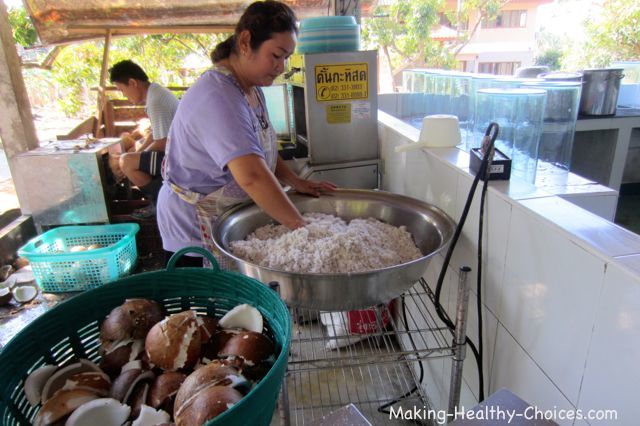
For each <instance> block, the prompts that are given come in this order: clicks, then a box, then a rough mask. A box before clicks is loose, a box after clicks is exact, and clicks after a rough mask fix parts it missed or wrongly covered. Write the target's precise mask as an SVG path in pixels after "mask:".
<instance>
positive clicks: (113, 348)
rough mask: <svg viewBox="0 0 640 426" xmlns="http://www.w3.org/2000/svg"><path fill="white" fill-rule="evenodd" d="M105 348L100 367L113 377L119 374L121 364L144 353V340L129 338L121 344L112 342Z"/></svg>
mask: <svg viewBox="0 0 640 426" xmlns="http://www.w3.org/2000/svg"><path fill="white" fill-rule="evenodd" d="M138 342H139V343H138ZM107 348H108V349H107V350H106V351H103V352H104V353H103V354H102V359H101V360H100V368H101V369H102V371H104V372H105V373H107V374H108V375H109V377H112V378H115V377H117V376H118V374H120V371H121V369H122V366H123V365H125V364H126V363H128V362H129V361H133V360H136V359H138V358H140V357H141V356H142V354H143V353H144V341H142V340H130V341H128V342H127V343H124V344H121V345H117V344H116V343H115V342H114V343H112V344H110V345H107ZM136 352H137V353H136Z"/></svg>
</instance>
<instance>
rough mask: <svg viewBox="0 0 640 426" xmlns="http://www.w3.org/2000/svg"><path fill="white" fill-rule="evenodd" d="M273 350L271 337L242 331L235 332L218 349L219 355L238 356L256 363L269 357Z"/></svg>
mask: <svg viewBox="0 0 640 426" xmlns="http://www.w3.org/2000/svg"><path fill="white" fill-rule="evenodd" d="M274 351H275V347H274V345H273V342H272V341H271V339H269V338H268V337H267V336H265V335H264V334H261V333H255V332H253V331H242V332H240V333H237V334H235V335H233V336H231V338H230V339H229V340H227V342H226V343H225V345H224V346H223V347H222V349H220V351H218V356H219V357H227V356H238V357H242V358H243V359H244V360H245V361H248V362H249V363H250V364H253V365H256V364H258V363H260V362H262V361H264V360H265V359H267V358H269V356H271V355H272V354H273V352H274Z"/></svg>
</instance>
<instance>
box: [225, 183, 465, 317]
mask: <svg viewBox="0 0 640 426" xmlns="http://www.w3.org/2000/svg"><path fill="white" fill-rule="evenodd" d="M290 198H291V201H293V203H294V204H295V205H296V207H297V208H298V209H299V210H300V211H301V212H302V213H310V212H318V213H326V214H332V215H335V216H339V217H341V218H343V219H345V220H351V219H355V218H367V217H373V218H376V219H379V220H381V221H383V222H385V223H389V224H391V225H395V226H401V225H404V226H406V227H407V230H408V231H409V232H410V233H411V234H412V235H413V237H414V240H415V242H416V245H417V246H418V248H420V251H421V252H422V254H423V256H422V257H421V258H419V259H416V260H413V261H411V262H407V263H402V264H400V265H396V266H392V267H388V268H383V269H376V270H372V271H367V272H359V273H342V274H313V273H296V272H286V271H280V270H275V269H271V268H266V267H263V266H259V265H256V264H253V263H250V262H247V261H246V260H243V259H240V258H238V257H236V256H234V255H232V254H231V251H230V249H229V243H230V242H232V241H236V240H242V239H245V238H246V236H247V235H248V234H250V233H251V232H253V231H254V230H255V229H257V228H259V227H261V226H263V225H266V224H268V223H273V220H272V219H271V218H270V217H269V216H267V215H266V214H265V213H264V212H262V211H261V210H260V208H259V207H258V206H256V205H255V204H253V203H250V204H242V205H240V206H237V207H234V208H232V209H230V210H228V211H227V212H225V213H224V214H222V215H221V216H220V217H219V218H218V220H217V222H216V223H215V224H214V229H213V240H214V242H215V244H216V246H217V247H218V248H219V249H220V250H221V251H222V252H223V253H224V254H225V255H227V256H229V257H230V258H232V259H234V260H235V262H236V264H237V265H238V268H239V270H240V272H242V273H243V274H246V275H248V276H250V277H254V278H256V279H258V280H260V281H262V282H263V283H269V282H272V281H277V282H278V283H279V284H280V293H281V296H282V298H283V299H284V300H285V302H287V304H289V305H290V306H299V307H303V308H313V309H320V310H327V311H335V310H349V309H359V308H365V307H369V306H372V305H376V304H378V303H385V302H388V301H389V300H391V299H393V298H394V297H397V296H399V295H400V294H402V293H403V292H405V291H406V290H407V289H409V288H410V287H411V286H412V285H413V284H414V283H415V282H416V281H417V280H418V279H419V278H420V277H421V276H422V275H423V274H424V273H425V271H426V269H427V266H428V264H429V261H430V259H431V257H432V256H433V255H434V254H436V253H437V252H438V251H440V250H441V249H442V248H443V247H444V246H446V245H447V243H448V242H449V240H450V239H451V237H452V235H453V232H454V228H455V223H454V221H453V220H452V219H451V218H450V217H449V216H448V215H447V214H446V213H444V212H443V211H442V210H440V209H439V208H437V207H435V206H432V205H430V204H428V203H424V202H422V201H420V200H416V199H413V198H409V197H405V196H402V195H397V194H392V193H389V192H383V191H370V190H338V191H336V192H333V193H331V194H327V195H323V196H321V197H319V198H312V197H309V196H304V195H299V194H291V195H290Z"/></svg>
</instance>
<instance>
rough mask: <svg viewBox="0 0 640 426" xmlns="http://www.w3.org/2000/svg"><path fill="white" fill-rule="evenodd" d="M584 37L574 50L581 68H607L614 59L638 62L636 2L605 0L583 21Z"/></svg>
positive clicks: (639, 22)
mask: <svg viewBox="0 0 640 426" xmlns="http://www.w3.org/2000/svg"><path fill="white" fill-rule="evenodd" d="M585 26H586V33H587V36H586V37H584V39H582V40H581V43H580V44H579V45H578V46H577V48H576V51H578V52H581V55H578V58H577V60H575V62H576V65H578V66H582V67H585V68H587V67H602V66H608V65H609V64H610V63H611V62H612V61H615V60H640V2H638V0H606V1H605V2H604V3H603V4H602V5H601V7H600V8H597V9H595V10H594V13H593V16H592V17H591V18H590V19H589V20H588V21H587V22H585Z"/></svg>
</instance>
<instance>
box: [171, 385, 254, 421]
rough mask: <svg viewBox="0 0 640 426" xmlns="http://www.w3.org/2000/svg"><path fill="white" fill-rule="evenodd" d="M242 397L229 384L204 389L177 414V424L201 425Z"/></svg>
mask: <svg viewBox="0 0 640 426" xmlns="http://www.w3.org/2000/svg"><path fill="white" fill-rule="evenodd" d="M241 399H242V395H241V394H240V392H238V391H237V390H235V389H233V388H231V387H228V386H211V387H208V388H204V389H202V390H201V391H200V392H198V393H197V394H196V395H195V396H194V397H193V398H192V399H190V400H189V401H188V402H187V403H186V404H185V406H184V407H183V409H182V410H181V411H180V412H179V413H178V414H177V415H176V416H175V419H174V420H175V422H176V426H200V425H202V424H204V423H206V422H207V421H209V420H211V419H213V418H215V417H217V416H218V415H220V414H221V413H223V412H224V411H226V410H227V409H228V408H229V405H231V404H236V403H237V402H238V401H240V400H241Z"/></svg>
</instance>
